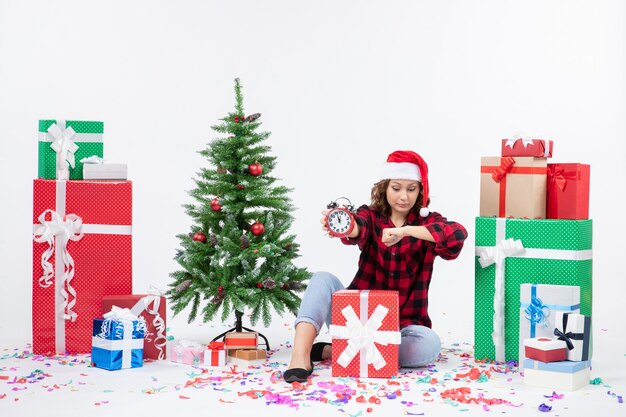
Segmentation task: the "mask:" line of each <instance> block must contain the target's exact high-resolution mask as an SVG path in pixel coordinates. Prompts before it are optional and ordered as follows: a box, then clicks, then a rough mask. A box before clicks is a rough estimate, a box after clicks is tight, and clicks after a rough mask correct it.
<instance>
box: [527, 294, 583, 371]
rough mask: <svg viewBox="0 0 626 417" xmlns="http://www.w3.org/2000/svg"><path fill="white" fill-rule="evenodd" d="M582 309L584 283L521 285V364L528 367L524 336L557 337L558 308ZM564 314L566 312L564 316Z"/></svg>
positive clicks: (561, 309) (572, 310) (566, 310)
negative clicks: (525, 360) (581, 287)
mask: <svg viewBox="0 0 626 417" xmlns="http://www.w3.org/2000/svg"><path fill="white" fill-rule="evenodd" d="M559 311H561V312H568V313H579V312H580V287H579V286H576V285H547V284H521V285H520V318H519V321H520V322H519V330H520V335H519V342H520V343H519V359H520V360H519V365H520V370H521V369H522V368H523V367H524V358H525V353H524V339H532V338H535V337H548V338H554V337H555V336H554V329H555V327H558V326H556V318H557V314H556V313H557V312H559ZM560 317H562V316H560Z"/></svg>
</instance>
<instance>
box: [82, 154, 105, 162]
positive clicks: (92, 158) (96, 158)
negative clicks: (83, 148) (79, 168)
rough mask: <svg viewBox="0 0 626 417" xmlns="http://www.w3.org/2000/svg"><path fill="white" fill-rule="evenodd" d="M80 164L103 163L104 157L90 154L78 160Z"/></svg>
mask: <svg viewBox="0 0 626 417" xmlns="http://www.w3.org/2000/svg"><path fill="white" fill-rule="evenodd" d="M80 162H81V164H104V159H103V158H100V157H99V156H98V155H91V156H89V157H86V158H83V159H81V160H80Z"/></svg>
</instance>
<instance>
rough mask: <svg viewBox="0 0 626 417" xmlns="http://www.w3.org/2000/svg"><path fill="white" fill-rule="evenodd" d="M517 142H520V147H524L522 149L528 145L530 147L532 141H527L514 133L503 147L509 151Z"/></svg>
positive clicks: (527, 139)
mask: <svg viewBox="0 0 626 417" xmlns="http://www.w3.org/2000/svg"><path fill="white" fill-rule="evenodd" d="M518 140H521V141H522V145H524V148H526V147H527V146H528V145H532V144H533V140H532V139H529V138H528V137H524V136H523V135H521V134H519V133H516V134H514V135H513V138H512V139H508V140H507V141H506V143H505V145H504V146H505V147H507V146H508V147H509V148H511V149H513V145H515V142H517V141H518Z"/></svg>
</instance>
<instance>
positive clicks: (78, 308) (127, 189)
mask: <svg viewBox="0 0 626 417" xmlns="http://www.w3.org/2000/svg"><path fill="white" fill-rule="evenodd" d="M33 224H34V228H33V240H34V242H33V287H32V288H33V305H32V316H33V318H32V320H33V322H32V323H33V327H32V332H33V333H32V334H33V352H34V353H36V354H55V353H65V352H69V353H89V352H91V344H92V340H91V338H92V331H93V319H94V318H95V317H100V316H101V315H102V314H101V310H100V302H101V300H102V297H104V296H106V295H111V294H130V293H131V291H132V234H131V230H132V183H131V182H130V181H60V180H59V181H57V180H44V179H36V180H35V181H34V184H33Z"/></svg>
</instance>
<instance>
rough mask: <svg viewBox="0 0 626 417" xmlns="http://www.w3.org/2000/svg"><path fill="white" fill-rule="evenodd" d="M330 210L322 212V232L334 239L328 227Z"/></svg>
mask: <svg viewBox="0 0 626 417" xmlns="http://www.w3.org/2000/svg"><path fill="white" fill-rule="evenodd" d="M329 211H330V210H322V217H321V218H320V223H322V230H323V231H324V233H326V235H327V236H328V237H333V236H331V235H330V234H329V233H328V228H327V227H326V216H327V215H328V212H329Z"/></svg>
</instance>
